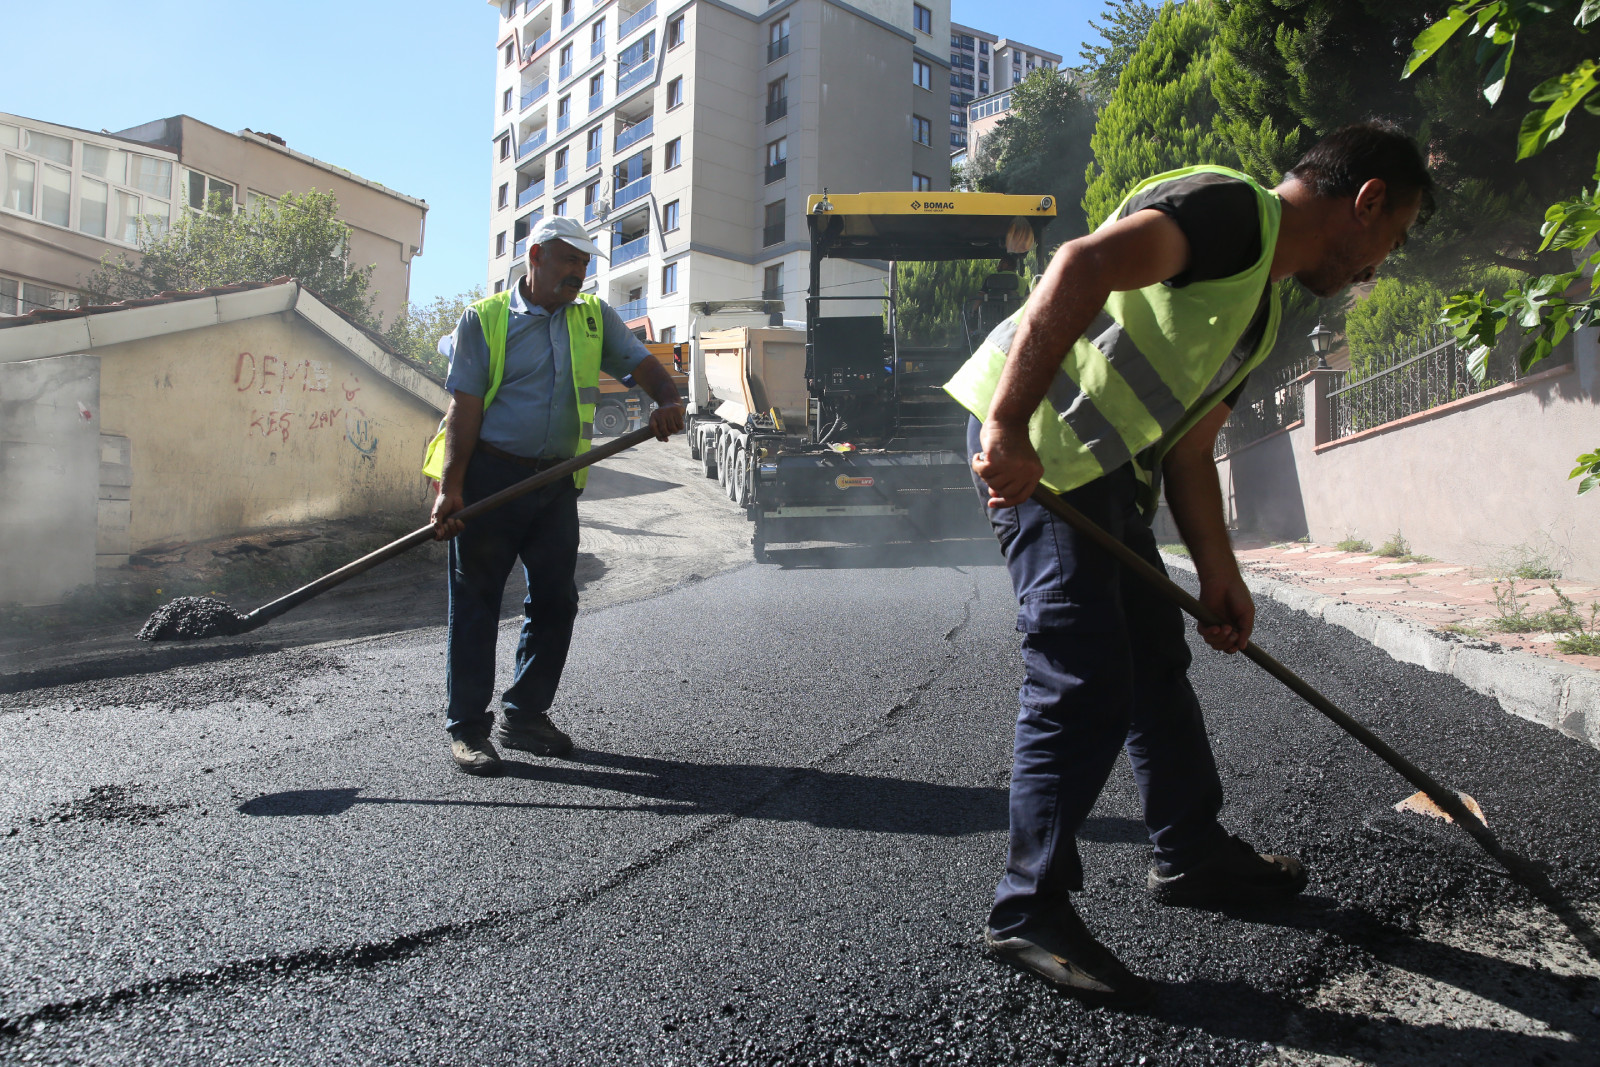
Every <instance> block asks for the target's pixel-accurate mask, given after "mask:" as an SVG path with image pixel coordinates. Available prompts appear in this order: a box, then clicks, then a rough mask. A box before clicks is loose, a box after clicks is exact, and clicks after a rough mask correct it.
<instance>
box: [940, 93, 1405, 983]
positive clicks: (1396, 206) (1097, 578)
mask: <svg viewBox="0 0 1600 1067" xmlns="http://www.w3.org/2000/svg"><path fill="white" fill-rule="evenodd" d="M1431 190H1432V181H1431V179H1430V178H1429V177H1428V173H1427V170H1426V168H1425V166H1424V164H1423V162H1422V158H1421V156H1420V154H1419V153H1418V151H1417V148H1416V146H1415V145H1414V144H1413V143H1412V142H1411V140H1410V139H1409V138H1408V137H1406V136H1405V134H1404V133H1402V132H1401V131H1400V130H1399V129H1398V128H1396V127H1393V126H1391V125H1389V124H1386V123H1364V124H1360V125H1356V126H1351V127H1347V128H1345V129H1343V130H1340V131H1339V132H1337V133H1335V134H1333V135H1331V136H1330V137H1328V138H1327V139H1325V140H1324V141H1322V142H1321V143H1320V144H1318V145H1317V146H1316V147H1315V148H1313V149H1312V150H1311V151H1310V152H1308V153H1307V154H1306V155H1305V157H1304V158H1303V159H1301V161H1300V162H1299V163H1298V164H1297V165H1296V166H1295V167H1294V169H1292V170H1291V171H1289V173H1288V174H1287V175H1286V176H1285V178H1284V180H1283V182H1282V184H1280V185H1279V186H1278V187H1277V188H1275V189H1271V190H1267V189H1264V188H1262V187H1261V186H1259V185H1257V184H1255V183H1254V182H1252V181H1251V180H1250V179H1249V178H1247V177H1246V176H1244V175H1243V174H1239V173H1237V172H1233V171H1225V170H1223V169H1222V168H1191V169H1190V170H1189V171H1179V172H1174V173H1173V174H1171V175H1162V176H1159V177H1157V178H1154V179H1151V180H1150V181H1147V182H1146V183H1144V184H1143V185H1141V186H1139V187H1138V188H1136V189H1135V191H1134V193H1133V194H1132V195H1131V196H1130V197H1129V198H1128V200H1127V201H1126V202H1125V203H1124V204H1123V206H1122V208H1121V209H1120V211H1119V212H1118V213H1117V215H1116V216H1115V217H1114V218H1112V219H1110V220H1108V221H1107V222H1106V223H1105V224H1104V225H1102V226H1101V227H1100V228H1099V229H1098V230H1096V231H1095V232H1094V233H1092V234H1089V235H1088V236H1086V237H1082V238H1079V239H1078V240H1075V241H1072V242H1070V243H1068V244H1067V245H1065V246H1063V247H1062V249H1061V250H1060V251H1059V252H1058V253H1057V254H1056V256H1055V258H1054V259H1053V260H1052V261H1051V263H1050V266H1049V267H1048V269H1047V270H1046V271H1045V273H1044V275H1043V277H1042V278H1041V279H1040V283H1039V285H1038V287H1037V288H1036V289H1035V291H1034V293H1033V295H1032V296H1031V297H1030V298H1029V300H1028V302H1027V304H1026V305H1025V306H1024V307H1023V309H1022V310H1021V311H1020V312H1018V314H1016V315H1015V316H1013V317H1012V318H1011V319H1010V320H1008V321H1007V322H1006V323H1003V324H1002V325H1001V326H1000V327H998V328H997V329H996V330H995V331H994V332H993V333H992V334H990V335H989V338H988V340H987V341H985V343H984V344H983V346H982V347H981V348H980V349H979V350H978V352H977V353H976V354H974V355H973V357H972V359H971V360H969V361H968V363H967V364H966V366H964V367H963V368H962V370H961V371H960V373H958V374H957V375H956V377H955V378H954V379H953V380H952V381H951V382H950V383H949V385H947V386H946V388H947V389H948V390H949V392H950V393H951V395H953V396H955V397H956V399H958V400H960V401H961V402H962V404H963V405H965V406H966V407H967V408H968V410H969V411H971V412H972V414H973V416H974V417H973V419H972V420H971V422H970V428H969V434H968V445H969V449H968V450H969V451H970V452H971V453H973V459H972V469H973V471H974V475H975V477H974V481H975V483H976V484H977V487H978V491H979V495H980V497H981V498H982V499H983V501H984V503H985V504H986V505H987V506H988V509H989V510H988V515H989V517H990V521H991V523H992V524H993V525H994V528H995V531H996V533H997V534H998V536H999V538H1000V542H1001V546H1002V548H1003V549H1004V551H1005V555H1006V564H1007V569H1008V570H1009V571H1010V573H1011V579H1012V583H1013V586H1014V588H1015V591H1016V594H1017V600H1018V605H1019V611H1018V616H1017V629H1018V630H1019V631H1021V632H1022V633H1023V635H1024V637H1023V662H1024V666H1025V671H1026V676H1025V681H1024V683H1023V686H1022V690H1021V700H1020V703H1021V713H1020V714H1019V716H1018V718H1017V734H1016V755H1015V762H1014V764H1013V768H1012V775H1011V836H1010V847H1009V852H1008V856H1007V861H1006V871H1005V875H1004V877H1003V878H1002V879H1001V882H1000V885H999V888H998V889H997V890H996V892H995V903H994V907H993V910H992V911H991V912H990V914H989V919H988V923H987V925H986V927H985V940H986V942H987V944H988V946H989V948H990V950H991V951H992V952H993V953H994V954H996V955H997V956H999V957H1001V958H1002V959H1005V960H1007V961H1009V962H1011V963H1014V964H1016V965H1018V966H1021V967H1023V968H1025V969H1027V970H1030V971H1032V972H1034V973H1036V974H1038V975H1040V976H1041V977H1043V978H1045V979H1046V980H1048V981H1050V982H1052V983H1054V984H1056V985H1058V986H1060V987H1062V988H1064V989H1066V990H1067V991H1069V992H1072V993H1074V994H1076V995H1079V996H1082V997H1084V998H1086V999H1091V1000H1096V1001H1098V1002H1102V1003H1109V1004H1135V1003H1139V1002H1141V1001H1143V1000H1145V999H1147V998H1148V997H1149V995H1150V987H1149V984H1148V983H1146V982H1144V981H1143V980H1142V979H1139V978H1137V977H1135V976H1134V975H1133V974H1131V973H1129V972H1128V970H1127V969H1126V968H1124V967H1123V966H1122V964H1121V963H1120V962H1118V960H1117V959H1116V957H1114V956H1113V955H1112V954H1111V953H1110V952H1109V951H1108V950H1107V949H1106V948H1105V947H1104V946H1102V945H1101V944H1100V943H1099V942H1098V941H1096V940H1095V938H1094V937H1093V935H1091V934H1090V933H1089V931H1088V930H1087V929H1086V928H1085V927H1084V924H1083V922H1082V920H1080V919H1079V918H1078V916H1077V913H1076V912H1075V911H1074V909H1073V906H1072V902H1071V899H1070V896H1069V894H1070V893H1072V892H1076V891H1079V890H1081V889H1082V888H1083V871H1082V867H1081V865H1080V862H1079V859H1078V853H1077V848H1076V843H1075V841H1074V837H1075V835H1076V833H1077V830H1078V828H1079V827H1080V826H1081V825H1082V824H1083V821H1084V819H1085V818H1086V817H1087V816H1088V814H1089V811H1090V809H1091V808H1092V807H1093V806H1094V802H1095V798H1096V797H1097V796H1098V795H1099V793H1100V790H1101V788H1102V787H1103V786H1104V784H1105V780H1106V776H1107V775H1108V774H1109V773H1110V770H1111V766H1112V763H1113V762H1114V761H1115V759H1116V756H1117V752H1118V751H1119V750H1121V749H1126V751H1127V754H1128V760H1129V763H1130V764H1131V765H1132V768H1133V772H1134V777H1135V779H1136V781H1137V783H1138V786H1139V790H1140V796H1141V798H1142V800H1143V805H1144V817H1145V825H1146V828H1147V830H1148V831H1149V834H1150V841H1151V845H1152V846H1153V850H1154V858H1155V863H1154V866H1153V867H1152V868H1151V871H1150V877H1149V887H1150V889H1151V891H1152V893H1153V894H1154V895H1155V897H1156V899H1157V900H1158V901H1160V902H1162V903H1166V904H1184V905H1201V906H1204V905H1226V904H1230V903H1249V902H1255V903H1261V902H1268V901H1272V900H1284V899H1288V898H1292V897H1293V896H1294V895H1295V894H1297V893H1299V892H1300V891H1301V890H1302V889H1303V888H1304V887H1305V884H1306V873H1305V869H1304V867H1303V866H1302V865H1301V864H1300V862H1299V861H1298V860H1296V859H1293V858H1291V857H1286V856H1273V855H1263V854H1260V853H1257V852H1256V851H1255V849H1253V848H1252V847H1250V846H1249V845H1247V844H1245V843H1244V842H1242V841H1240V840H1239V839H1238V838H1236V837H1230V836H1229V835H1228V833H1227V831H1225V830H1224V829H1223V828H1222V826H1221V824H1220V823H1219V822H1218V821H1217V816H1218V813H1219V812H1220V810H1221V807H1222V785H1221V782H1220V781H1219V779H1218V777H1217V770H1216V765H1215V763H1214V761H1213V759H1212V755H1211V748H1210V744H1209V743H1208V741H1207V739H1206V733H1205V724H1204V722H1203V720H1202V716H1201V711H1200V705H1199V703H1198V701H1197V700H1196V699H1195V695H1194V690H1193V689H1192V688H1191V687H1190V685H1189V680H1188V668H1189V663H1190V655H1189V649H1188V646H1187V644H1186V642H1185V640H1184V636H1183V618H1182V616H1181V615H1180V614H1179V611H1178V609H1177V608H1176V607H1174V606H1172V605H1171V604H1169V603H1167V602H1166V601H1165V600H1163V599H1161V597H1160V596H1158V595H1157V594H1156V593H1155V592H1154V591H1153V590H1151V589H1149V588H1147V587H1145V585H1144V584H1143V583H1142V582H1141V581H1140V580H1139V579H1138V578H1135V577H1133V576H1131V575H1129V574H1127V573H1126V572H1125V571H1123V570H1122V569H1121V568H1120V567H1119V566H1118V565H1117V564H1116V562H1115V561H1114V560H1113V559H1112V558H1111V557H1110V556H1109V555H1107V554H1106V553H1105V552H1104V551H1103V550H1101V549H1099V548H1098V547H1097V546H1095V545H1094V544H1093V542H1091V541H1089V540H1088V539H1087V538H1084V537H1082V536H1081V535H1079V534H1078V533H1076V532H1075V531H1074V530H1072V529H1071V528H1070V527H1068V526H1067V525H1066V524H1065V523H1062V522H1060V521H1058V520H1057V519H1055V518H1054V517H1052V516H1051V515H1050V514H1049V513H1048V512H1046V511H1045V510H1044V509H1043V508H1042V507H1040V506H1039V505H1038V504H1037V503H1035V502H1033V501H1031V500H1030V499H1029V497H1030V496H1031V495H1032V494H1033V491H1034V488H1035V487H1036V486H1037V485H1039V484H1040V483H1041V481H1042V482H1044V483H1045V484H1047V485H1049V486H1050V487H1051V488H1053V489H1056V490H1058V491H1060V492H1062V493H1063V494H1064V495H1065V497H1066V499H1067V500H1068V501H1069V502H1070V503H1071V504H1072V505H1073V506H1074V507H1076V508H1078V509H1079V510H1080V511H1082V512H1084V513H1085V514H1086V515H1088V516H1089V517H1090V518H1091V519H1093V520H1094V521H1095V522H1096V523H1098V524H1099V525H1100V526H1102V527H1103V528H1105V529H1107V530H1109V531H1110V532H1111V533H1112V534H1113V535H1114V536H1117V537H1119V538H1120V539H1121V540H1122V541H1123V542H1124V543H1125V544H1127V545H1128V546H1129V547H1130V548H1133V549H1134V550H1135V551H1137V552H1138V553H1139V554H1140V555H1141V556H1143V557H1144V558H1145V559H1147V560H1148V561H1150V562H1151V563H1152V564H1154V565H1155V566H1157V567H1160V566H1161V560H1160V556H1159V555H1158V553H1157V552H1156V546H1155V539H1154V537H1153V536H1152V535H1151V531H1150V526H1149V515H1150V514H1151V512H1152V511H1153V509H1154V503H1155V500H1156V498H1157V494H1158V493H1159V491H1160V488H1161V486H1162V484H1163V479H1164V484H1165V491H1166V498H1167V503H1168V505H1169V506H1170V507H1171V510H1172V516H1173V518H1174V519H1175V520H1176V522H1177V524H1178V529H1179V531H1180V532H1181V533H1182V535H1183V539H1184V541H1185V543H1186V544H1187V545H1188V546H1189V549H1190V552H1191V554H1192V556H1193V558H1194V562H1195V567H1196V570H1197V571H1198V573H1199V578H1200V599H1201V601H1202V602H1203V603H1205V605H1206V606H1207V607H1208V608H1210V609H1211V610H1212V611H1213V612H1215V613H1216V614H1217V615H1218V616H1220V617H1221V618H1223V619H1225V620H1228V621H1227V622H1226V623H1225V624H1223V625H1219V626H1211V627H1205V626H1202V627H1200V635H1201V636H1202V637H1203V638H1204V639H1205V641H1206V643H1207V644H1209V645H1210V646H1211V647H1212V648H1214V649H1216V650H1218V651H1221V652H1228V653H1232V652H1237V651H1238V650H1240V649H1242V648H1244V647H1245V644H1246V642H1248V640H1249V638H1250V630H1251V625H1252V622H1253V620H1254V615H1255V609H1254V606H1253V605H1252V603H1251V600H1250V594H1249V592H1248V590H1247V589H1246V588H1245V585H1244V582H1243V580H1242V579H1241V578H1240V576H1239V570H1238V566H1237V564H1236V562H1235V561H1234V557H1233V550H1232V546H1231V545H1230V543H1229V541H1228V531H1227V528H1226V525H1225V523H1224V519H1223V513H1222V494H1221V489H1220V487H1219V485H1218V481H1217V474H1216V466H1215V463H1214V462H1213V459H1212V448H1213V445H1214V443H1215V441H1216V436H1217V431H1218V429H1220V428H1221V426H1222V424H1223V422H1224V421H1225V420H1226V419H1227V417H1228V413H1229V411H1230V409H1231V407H1232V404H1233V402H1234V400H1235V399H1236V398H1237V396H1238V391H1239V390H1240V389H1241V388H1242V386H1243V383H1244V379H1245V376H1246V375H1247V374H1248V372H1249V370H1250V368H1251V367H1253V366H1254V365H1255V364H1256V363H1258V362H1259V361H1260V360H1261V359H1262V358H1264V356H1265V355H1266V353H1267V352H1268V351H1269V350H1270V349H1271V347H1272V344H1273V341H1274V339H1275V338H1276V335H1277V329H1278V318H1279V310H1278V306H1277V298H1276V291H1275V288H1274V286H1273V283H1275V282H1277V281H1279V280H1280V279H1283V278H1288V277H1293V278H1294V279H1296V280H1297V281H1298V282H1300V284H1302V285H1303V286H1305V287H1306V288H1307V289H1309V290H1310V291H1311V292H1313V293H1315V294H1316V295H1317V296H1321V297H1329V296H1333V295H1335V294H1337V293H1339V292H1341V291H1343V290H1344V289H1345V288H1346V287H1347V286H1349V285H1351V284H1352V283H1355V282H1364V281H1366V280H1368V279H1369V278H1371V277H1372V276H1373V273H1374V272H1375V271H1376V270H1377V268H1378V265H1379V264H1381V263H1382V262H1383V261H1384V259H1385V258H1386V257H1387V256H1388V255H1389V253H1390V252H1392V251H1394V250H1395V249H1397V248H1399V247H1400V245H1401V244H1402V243H1404V241H1405V239H1406V234H1407V232H1408V230H1409V229H1410V227H1411V226H1412V225H1413V224H1414V223H1415V222H1416V221H1417V220H1418V218H1419V216H1420V215H1422V214H1424V213H1425V212H1427V211H1429V210H1431V207H1432V192H1431Z"/></svg>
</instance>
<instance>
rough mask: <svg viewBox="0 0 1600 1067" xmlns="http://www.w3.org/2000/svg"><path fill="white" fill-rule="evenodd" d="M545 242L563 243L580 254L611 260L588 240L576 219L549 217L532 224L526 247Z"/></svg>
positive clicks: (587, 235)
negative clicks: (585, 253) (584, 253)
mask: <svg viewBox="0 0 1600 1067" xmlns="http://www.w3.org/2000/svg"><path fill="white" fill-rule="evenodd" d="M546 241H565V242H567V244H569V245H571V246H572V247H573V248H576V249H577V250H578V251H580V252H587V253H589V254H590V255H591V256H599V257H600V258H602V259H610V258H611V257H610V256H608V255H606V253H605V252H604V251H603V250H602V249H601V248H600V246H599V245H597V244H595V243H594V242H593V241H591V240H590V239H589V233H588V231H587V230H585V229H584V228H583V226H582V225H581V224H579V222H578V220H577V219H569V218H567V216H565V215H551V216H549V217H548V218H543V219H540V220H539V221H538V222H536V223H534V224H533V230H532V231H531V232H530V233H529V234H528V247H529V248H532V247H533V246H534V245H542V244H544V243H545V242H546Z"/></svg>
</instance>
